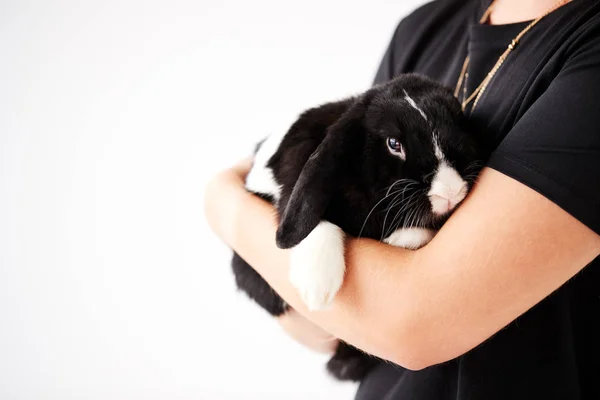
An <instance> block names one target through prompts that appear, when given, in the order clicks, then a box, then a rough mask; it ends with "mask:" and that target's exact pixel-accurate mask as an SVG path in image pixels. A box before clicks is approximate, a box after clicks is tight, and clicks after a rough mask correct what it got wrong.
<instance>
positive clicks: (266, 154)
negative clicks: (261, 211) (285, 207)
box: [246, 135, 284, 201]
mask: <svg viewBox="0 0 600 400" xmlns="http://www.w3.org/2000/svg"><path fill="white" fill-rule="evenodd" d="M283 136H284V135H269V137H268V138H267V139H266V140H265V141H264V142H263V143H262V145H261V146H260V148H259V149H258V152H257V153H256V154H255V156H254V163H253V164H252V168H251V169H250V172H249V173H248V176H247V177H246V189H248V190H250V191H251V192H254V193H262V194H267V195H270V196H272V197H273V198H274V199H275V201H278V200H279V197H280V196H281V185H280V184H279V183H277V181H276V180H275V176H274V175H273V170H272V169H271V168H269V167H268V166H267V164H268V163H269V160H270V159H271V157H273V154H275V152H276V151H277V149H279V145H280V144H281V141H282V140H283Z"/></svg>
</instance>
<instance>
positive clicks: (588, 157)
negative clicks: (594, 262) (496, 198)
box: [488, 40, 600, 234]
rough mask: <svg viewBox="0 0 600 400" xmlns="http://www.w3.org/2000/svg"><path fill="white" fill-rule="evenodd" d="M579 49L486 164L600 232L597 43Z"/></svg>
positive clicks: (599, 63)
mask: <svg viewBox="0 0 600 400" xmlns="http://www.w3.org/2000/svg"><path fill="white" fill-rule="evenodd" d="M595 42H598V41H597V40H595ZM580 50H581V51H579V53H578V54H577V55H575V56H573V57H571V58H570V60H569V61H567V63H566V64H565V65H564V67H563V68H562V70H561V71H560V72H559V74H558V75H557V77H556V78H555V79H554V80H553V81H552V82H551V83H550V85H549V86H548V88H547V90H546V91H545V92H544V93H543V94H542V95H541V96H540V97H539V98H538V99H537V100H536V101H535V102H534V103H533V105H532V106H531V107H530V108H529V110H527V112H525V114H524V115H523V116H522V117H521V119H520V120H519V121H518V122H517V124H516V125H515V126H514V127H513V129H512V130H511V131H510V132H509V133H508V135H507V136H506V138H505V139H504V140H503V141H502V142H501V143H500V145H499V147H498V148H497V149H496V151H495V152H494V153H493V154H492V156H491V158H490V160H489V162H488V166H489V167H491V168H493V169H495V170H497V171H500V172H501V173H503V174H505V175H508V176H510V177H512V178H514V179H516V180H517V181H519V182H521V183H523V184H525V185H527V186H529V187H530V188H532V189H534V190H536V191H537V192H539V193H541V194H542V195H544V196H545V197H547V198H548V199H550V200H551V201H552V202H554V203H556V204H557V205H558V206H560V207H561V208H563V209H564V210H566V211H567V212H568V213H570V214H571V215H572V216H574V217H575V218H577V219H578V220H579V221H581V222H582V223H584V224H585V225H587V226H588V227H589V228H591V229H592V230H593V231H595V232H596V233H598V234H600V44H595V45H591V46H589V47H588V48H587V49H585V48H583V49H580Z"/></svg>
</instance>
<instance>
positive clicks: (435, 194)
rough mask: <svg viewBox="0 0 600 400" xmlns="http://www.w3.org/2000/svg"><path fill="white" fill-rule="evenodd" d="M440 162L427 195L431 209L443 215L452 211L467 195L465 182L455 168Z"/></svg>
mask: <svg viewBox="0 0 600 400" xmlns="http://www.w3.org/2000/svg"><path fill="white" fill-rule="evenodd" d="M444 164H445V163H442V165H440V167H439V168H438V171H437V173H436V175H435V177H434V179H433V181H432V183H431V188H430V190H429V192H428V193H427V195H428V196H429V202H430V203H431V211H432V212H433V213H434V214H436V215H443V214H446V213H448V212H450V211H452V210H453V209H454V208H455V207H456V206H457V205H458V203H460V202H461V201H463V199H464V198H465V197H466V196H467V183H466V182H465V181H464V180H463V179H462V178H461V177H460V175H459V174H458V172H456V170H455V169H454V168H452V167H450V166H448V165H444Z"/></svg>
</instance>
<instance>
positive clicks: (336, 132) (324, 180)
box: [277, 97, 365, 249]
mask: <svg viewBox="0 0 600 400" xmlns="http://www.w3.org/2000/svg"><path fill="white" fill-rule="evenodd" d="M364 113H365V101H364V97H363V98H359V99H357V100H356V102H355V103H354V104H353V105H352V106H350V108H349V109H348V110H347V111H346V112H345V113H344V114H342V116H341V117H340V118H339V119H338V120H337V121H336V122H335V123H334V124H332V125H331V126H330V127H329V128H328V129H327V134H326V136H325V138H324V139H323V141H322V142H321V143H320V144H319V146H318V147H317V149H316V150H315V151H314V152H313V153H312V155H311V156H310V157H309V159H308V161H307V162H306V164H305V165H304V167H303V168H302V172H301V173H300V176H299V177H298V180H297V181H296V184H295V186H294V189H293V190H292V194H291V196H290V198H289V200H288V202H287V205H286V207H285V210H284V211H283V215H282V216H281V219H280V221H279V227H278V229H277V246H278V247H280V248H282V249H287V248H290V247H294V246H296V245H297V244H298V243H300V242H301V241H302V240H304V238H306V236H308V234H309V233H310V232H311V231H312V230H313V229H314V228H315V227H316V226H317V224H318V223H319V222H320V221H321V218H322V217H323V215H324V214H325V210H326V209H327V206H328V205H329V201H330V199H331V197H332V195H333V193H334V191H335V189H336V186H337V184H338V182H339V180H340V176H341V175H342V174H343V172H344V170H346V169H347V166H348V164H349V163H350V162H351V161H352V160H351V153H352V147H353V144H354V143H356V142H355V141H356V140H357V139H359V138H360V137H361V136H362V135H364V133H363V129H364V128H363V119H364Z"/></svg>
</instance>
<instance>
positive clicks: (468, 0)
mask: <svg viewBox="0 0 600 400" xmlns="http://www.w3.org/2000/svg"><path fill="white" fill-rule="evenodd" d="M478 3H480V0H433V1H429V2H426V3H424V4H422V5H421V6H419V7H417V8H416V9H415V10H414V11H412V12H411V13H410V14H408V15H407V16H406V17H405V18H404V19H403V20H402V22H404V21H409V22H416V23H418V22H422V21H424V20H429V19H431V18H439V17H444V16H450V15H453V14H456V13H457V12H461V11H468V10H472V9H473V7H474V6H475V5H477V4H478Z"/></svg>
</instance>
